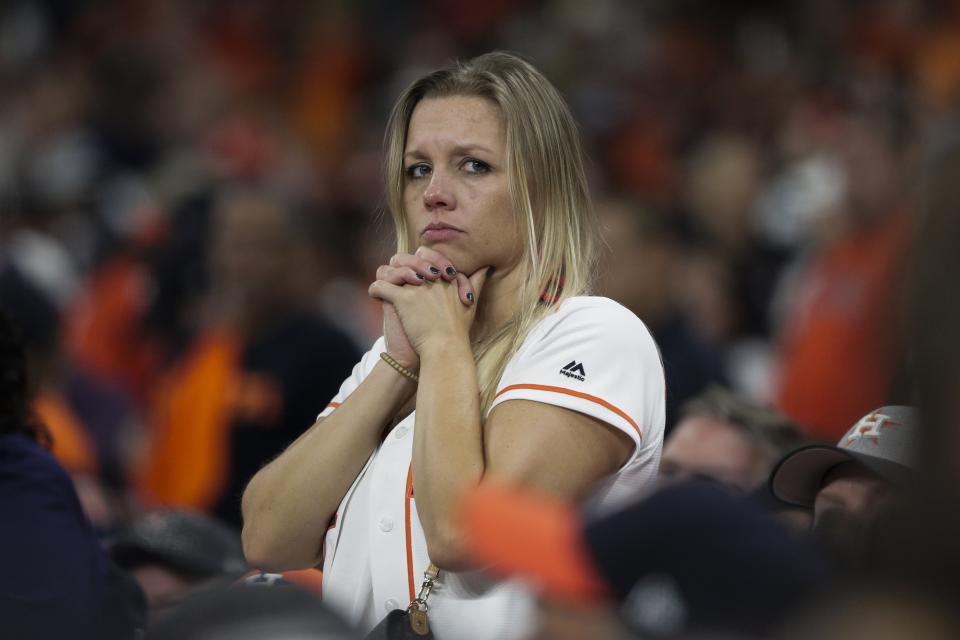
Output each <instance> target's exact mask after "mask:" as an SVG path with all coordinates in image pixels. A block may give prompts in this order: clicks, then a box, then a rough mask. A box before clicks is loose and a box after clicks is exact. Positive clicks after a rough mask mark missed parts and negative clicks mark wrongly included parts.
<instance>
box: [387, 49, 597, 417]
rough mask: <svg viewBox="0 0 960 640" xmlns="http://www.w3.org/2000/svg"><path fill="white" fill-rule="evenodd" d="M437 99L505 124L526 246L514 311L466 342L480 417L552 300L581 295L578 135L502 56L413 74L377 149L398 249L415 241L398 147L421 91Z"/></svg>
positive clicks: (586, 243)
mask: <svg viewBox="0 0 960 640" xmlns="http://www.w3.org/2000/svg"><path fill="white" fill-rule="evenodd" d="M447 96H476V97H481V98H485V99H487V100H490V101H491V102H493V103H494V104H496V105H497V106H498V108H499V111H500V114H501V117H502V118H503V123H504V128H505V130H506V148H507V159H506V168H507V173H508V174H509V185H510V197H511V200H512V202H513V210H514V213H515V215H516V218H517V226H518V229H519V230H520V232H521V233H522V237H523V239H524V246H525V248H526V249H525V251H524V255H523V258H522V260H521V263H520V265H519V268H520V269H522V276H523V279H522V281H523V282H524V285H523V289H522V291H521V293H520V301H519V303H520V304H519V311H518V313H517V314H516V315H515V316H514V317H513V318H512V319H511V321H510V322H508V323H507V324H506V325H505V326H503V327H499V328H498V329H497V330H496V331H494V332H493V333H492V335H490V336H487V337H486V338H485V339H484V340H483V341H482V342H481V343H479V344H474V345H473V353H474V358H475V360H476V363H477V378H478V380H479V384H480V397H481V400H480V406H481V416H485V415H486V412H487V411H488V410H489V408H490V405H491V404H492V402H493V398H494V393H495V391H496V388H497V383H498V382H499V380H500V377H501V376H502V375H503V371H504V369H505V368H506V366H507V363H508V362H509V361H510V358H512V357H513V355H514V354H515V353H516V351H517V349H519V348H520V345H521V344H522V343H523V340H524V339H525V338H526V336H527V334H528V333H529V332H530V329H531V328H533V326H535V325H536V324H537V322H539V321H540V320H541V319H543V318H544V317H546V316H547V315H548V314H549V313H550V312H551V311H552V310H553V305H554V304H559V303H561V302H562V301H563V300H565V299H566V298H569V297H571V296H577V295H583V294H585V293H588V292H589V290H590V285H591V282H590V276H591V273H592V271H593V266H594V263H595V259H596V247H597V238H596V225H595V224H593V221H592V209H591V206H590V197H589V193H588V188H587V178H586V174H585V172H584V169H583V158H582V151H581V144H580V135H579V132H578V131H577V126H576V123H575V122H574V120H573V116H572V115H571V113H570V110H569V108H568V107H567V105H566V103H565V102H564V100H563V98H562V97H561V96H560V93H559V92H558V91H557V90H556V88H554V86H553V85H552V84H550V82H549V81H548V80H547V79H546V78H545V77H544V76H543V74H541V73H540V72H539V71H537V70H536V69H535V68H534V67H533V66H532V65H531V64H529V63H528V62H526V61H524V60H522V59H521V58H518V57H517V56H515V55H512V54H509V53H504V52H493V53H488V54H485V55H482V56H479V57H476V58H473V59H472V60H469V61H467V62H458V63H455V64H453V65H451V66H449V67H447V68H444V69H440V70H438V71H434V72H433V73H430V74H428V75H426V76H424V77H422V78H420V79H419V80H416V81H415V82H414V83H413V84H411V85H410V86H409V87H408V88H407V89H406V90H405V91H404V92H403V93H402V94H401V95H400V97H399V98H398V99H397V102H396V104H395V105H394V107H393V111H392V112H391V114H390V119H389V121H388V123H387V130H386V134H385V137H384V148H385V150H386V158H385V177H386V200H387V206H388V207H389V209H390V213H391V215H392V217H393V221H394V224H395V226H396V234H397V251H398V252H404V253H410V252H411V251H412V250H413V249H414V248H415V247H413V246H412V241H411V238H410V233H409V229H408V227H407V221H406V216H405V211H404V204H403V192H404V186H405V174H404V163H403V154H404V149H405V147H406V141H407V128H408V125H409V123H410V116H411V115H412V114H413V111H414V109H415V108H416V106H417V104H418V103H419V102H420V101H421V100H423V99H424V98H439V97H447ZM544 300H545V301H546V303H542V301H544Z"/></svg>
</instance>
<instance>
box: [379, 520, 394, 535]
mask: <svg viewBox="0 0 960 640" xmlns="http://www.w3.org/2000/svg"><path fill="white" fill-rule="evenodd" d="M380 531H383V532H384V533H386V532H388V531H393V518H380Z"/></svg>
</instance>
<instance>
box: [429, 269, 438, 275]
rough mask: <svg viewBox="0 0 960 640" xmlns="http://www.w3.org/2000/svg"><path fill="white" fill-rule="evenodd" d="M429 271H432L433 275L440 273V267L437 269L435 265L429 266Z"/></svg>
mask: <svg viewBox="0 0 960 640" xmlns="http://www.w3.org/2000/svg"><path fill="white" fill-rule="evenodd" d="M430 273H432V274H433V275H435V276H438V275H440V269H437V268H436V267H430Z"/></svg>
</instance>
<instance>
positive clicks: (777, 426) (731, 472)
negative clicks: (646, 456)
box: [660, 386, 803, 491]
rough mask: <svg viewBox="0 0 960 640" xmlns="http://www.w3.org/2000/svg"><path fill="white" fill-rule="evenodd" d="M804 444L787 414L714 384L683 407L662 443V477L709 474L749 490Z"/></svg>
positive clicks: (732, 485)
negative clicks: (785, 456)
mask: <svg viewBox="0 0 960 640" xmlns="http://www.w3.org/2000/svg"><path fill="white" fill-rule="evenodd" d="M802 443H803V438H802V436H801V435H800V433H799V432H798V431H797V429H796V427H795V426H794V425H793V423H792V422H790V420H788V419H787V418H786V417H784V416H782V415H780V414H778V413H776V412H774V411H771V410H769V409H764V408H763V407H759V406H756V405H753V404H750V403H748V402H745V401H743V400H740V399H739V398H737V397H736V396H735V395H733V394H732V393H731V392H730V391H727V390H726V389H724V388H722V387H716V386H714V387H710V388H709V389H707V390H706V391H705V392H703V393H702V394H700V395H699V396H697V397H695V398H693V399H691V400H690V401H689V402H687V403H686V404H685V405H684V406H683V408H682V414H681V418H680V420H679V422H677V424H676V426H674V428H673V430H672V431H671V432H670V435H669V436H668V437H667V440H666V442H665V443H664V445H663V455H662V456H661V458H660V481H661V483H665V482H671V481H675V480H684V479H688V478H691V477H705V478H711V479H713V480H716V481H717V482H722V483H723V484H726V485H729V486H731V487H736V488H738V489H741V490H743V491H750V490H752V489H755V488H756V487H758V486H760V485H762V484H763V483H765V482H766V481H767V478H768V477H769V474H770V469H771V468H772V467H773V465H774V463H775V462H776V461H777V460H778V459H779V458H781V457H782V456H783V455H784V454H786V453H787V452H788V451H791V450H793V449H795V448H796V447H797V446H799V445H800V444H802Z"/></svg>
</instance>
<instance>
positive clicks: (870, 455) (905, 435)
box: [770, 406, 918, 507]
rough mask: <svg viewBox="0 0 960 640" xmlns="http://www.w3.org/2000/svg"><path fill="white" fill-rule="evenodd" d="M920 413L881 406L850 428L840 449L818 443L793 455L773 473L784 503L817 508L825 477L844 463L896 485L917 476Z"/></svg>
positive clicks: (773, 489)
mask: <svg viewBox="0 0 960 640" xmlns="http://www.w3.org/2000/svg"><path fill="white" fill-rule="evenodd" d="M917 425H918V414H917V411H916V409H914V408H912V407H905V406H889V407H881V408H879V409H877V410H875V411H871V412H870V413H868V414H867V415H865V416H864V417H862V418H861V419H860V420H859V421H858V422H857V423H856V424H855V425H853V426H852V427H850V430H849V431H847V432H846V433H845V434H844V435H843V437H842V438H840V441H839V442H837V444H836V445H828V444H813V445H808V446H805V447H801V448H799V449H797V450H796V451H793V452H791V453H788V454H787V455H786V456H785V457H784V458H783V459H782V460H780V462H778V463H777V465H776V466H775V467H774V469H773V472H772V473H771V474H770V491H771V492H772V493H773V495H774V496H775V497H776V498H777V499H778V500H780V501H782V502H785V503H787V504H792V505H796V506H801V507H812V506H813V501H814V498H815V497H816V495H817V492H818V491H819V490H820V485H821V483H822V482H823V478H824V476H825V475H826V474H827V473H828V472H829V471H830V470H831V469H833V468H834V467H835V466H837V465H838V464H841V463H843V462H851V461H853V462H857V463H859V464H861V465H862V466H864V467H865V468H867V469H868V470H870V471H872V472H873V473H875V474H877V475H878V476H880V477H881V478H884V479H886V480H888V481H890V482H892V483H894V484H898V485H900V484H904V483H905V482H907V481H909V479H910V478H911V476H912V475H913V462H914V459H913V456H914V452H915V449H916V444H917V433H918V427H917Z"/></svg>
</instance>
